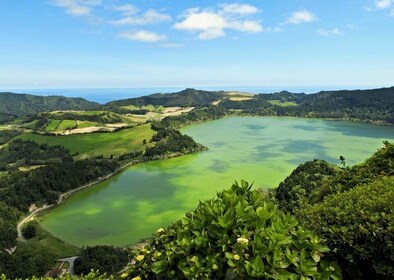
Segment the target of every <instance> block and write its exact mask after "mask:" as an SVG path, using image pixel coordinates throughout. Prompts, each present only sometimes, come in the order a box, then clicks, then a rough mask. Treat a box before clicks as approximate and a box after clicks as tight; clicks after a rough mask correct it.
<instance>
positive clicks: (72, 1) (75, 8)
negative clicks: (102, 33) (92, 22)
mask: <svg viewBox="0 0 394 280" xmlns="http://www.w3.org/2000/svg"><path fill="white" fill-rule="evenodd" d="M53 2H54V4H55V5H57V6H59V7H62V8H64V10H65V11H66V13H67V14H70V15H74V16H89V15H90V14H91V11H92V7H93V6H98V5H100V4H101V2H102V0H54V1H53Z"/></svg>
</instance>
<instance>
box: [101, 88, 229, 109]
mask: <svg viewBox="0 0 394 280" xmlns="http://www.w3.org/2000/svg"><path fill="white" fill-rule="evenodd" d="M224 95H225V92H223V91H205V90H196V89H192V88H188V89H185V90H182V91H180V92H175V93H164V94H163V93H157V94H152V95H148V96H141V97H137V98H129V99H123V100H118V101H112V102H109V103H107V104H106V105H110V106H130V105H135V106H145V105H162V106H166V107H173V106H179V107H190V106H206V105H209V104H210V103H212V102H214V101H216V100H219V99H221V98H222V97H223V96H224Z"/></svg>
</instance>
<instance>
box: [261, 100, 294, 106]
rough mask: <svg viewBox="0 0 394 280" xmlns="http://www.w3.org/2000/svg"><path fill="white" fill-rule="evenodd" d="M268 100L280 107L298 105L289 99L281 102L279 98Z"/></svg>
mask: <svg viewBox="0 0 394 280" xmlns="http://www.w3.org/2000/svg"><path fill="white" fill-rule="evenodd" d="M268 102H269V103H271V104H272V105H277V106H281V107H291V106H298V104H297V103H295V102H291V101H287V102H281V101H280V100H269V101H268Z"/></svg>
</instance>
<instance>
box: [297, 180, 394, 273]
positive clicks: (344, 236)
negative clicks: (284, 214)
mask: <svg viewBox="0 0 394 280" xmlns="http://www.w3.org/2000/svg"><path fill="white" fill-rule="evenodd" d="M393 209H394V178H393V177H389V178H382V179H380V180H377V181H375V182H373V183H371V184H369V185H366V186H359V187H356V188H354V189H352V190H350V191H348V192H345V193H338V194H335V195H330V196H328V197H327V198H326V199H325V200H324V201H323V202H322V203H319V204H316V205H314V206H311V207H309V208H306V209H301V210H300V211H299V212H298V213H297V217H298V218H300V219H301V220H302V221H303V223H304V224H305V225H308V227H309V228H310V229H312V230H315V231H316V232H317V233H318V234H319V236H321V237H323V238H324V240H326V242H327V243H328V245H329V247H330V248H331V249H332V252H331V255H332V257H334V258H335V259H336V260H338V262H339V263H340V264H341V266H342V267H343V268H344V270H345V271H346V272H347V274H348V275H351V277H352V279H358V278H361V279H394V210H393Z"/></svg>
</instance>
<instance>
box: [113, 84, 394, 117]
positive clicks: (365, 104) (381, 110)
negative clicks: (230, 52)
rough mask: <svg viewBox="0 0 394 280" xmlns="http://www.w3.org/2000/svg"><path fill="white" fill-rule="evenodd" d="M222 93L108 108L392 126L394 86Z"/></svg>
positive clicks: (189, 93) (153, 98)
mask: <svg viewBox="0 0 394 280" xmlns="http://www.w3.org/2000/svg"><path fill="white" fill-rule="evenodd" d="M233 94H234V93H228V92H224V91H214V92H209V91H201V90H195V89H186V90H183V91H180V92H177V93H171V94H154V95H150V96H143V97H138V98H131V99H125V100H119V101H113V102H110V103H109V104H110V105H112V106H128V105H135V106H142V105H148V104H153V105H156V106H157V105H162V106H181V107H188V106H194V107H206V106H209V105H215V106H220V107H222V108H226V109H238V110H242V112H244V113H248V114H253V115H262V116H295V117H314V118H337V119H350V120H361V121H368V122H383V123H390V124H393V123H394V87H391V88H381V89H372V90H349V91H345V90H341V91H322V92H319V93H315V94H304V93H291V92H287V91H283V92H277V93H272V94H257V95H247V96H245V95H243V94H242V93H238V94H239V95H238V96H244V98H234V95H233Z"/></svg>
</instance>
